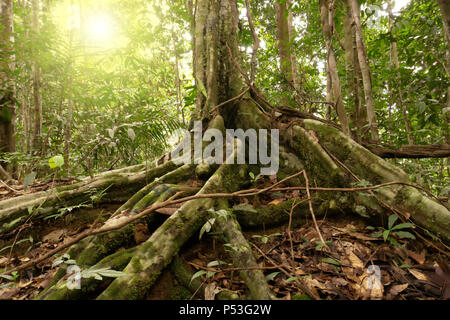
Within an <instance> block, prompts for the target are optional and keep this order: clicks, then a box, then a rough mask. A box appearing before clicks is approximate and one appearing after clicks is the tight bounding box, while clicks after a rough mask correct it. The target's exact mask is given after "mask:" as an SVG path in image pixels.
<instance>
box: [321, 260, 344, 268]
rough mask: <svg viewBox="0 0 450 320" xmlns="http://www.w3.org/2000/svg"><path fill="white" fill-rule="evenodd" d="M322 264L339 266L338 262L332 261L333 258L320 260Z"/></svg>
mask: <svg viewBox="0 0 450 320" xmlns="http://www.w3.org/2000/svg"><path fill="white" fill-rule="evenodd" d="M321 261H322V262H325V263H328V264H332V265H335V266H338V267H339V266H341V262H340V261H339V260H336V259H333V258H322V260H321Z"/></svg>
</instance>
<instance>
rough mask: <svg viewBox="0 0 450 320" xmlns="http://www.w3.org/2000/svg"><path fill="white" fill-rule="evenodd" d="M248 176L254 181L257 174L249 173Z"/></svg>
mask: <svg viewBox="0 0 450 320" xmlns="http://www.w3.org/2000/svg"><path fill="white" fill-rule="evenodd" d="M248 175H249V176H250V178H252V180H254V179H255V174H254V173H253V172H249V173H248Z"/></svg>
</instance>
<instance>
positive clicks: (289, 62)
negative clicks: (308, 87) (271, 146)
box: [275, 1, 300, 105]
mask: <svg viewBox="0 0 450 320" xmlns="http://www.w3.org/2000/svg"><path fill="white" fill-rule="evenodd" d="M289 5H290V1H286V2H278V1H276V2H275V12H276V20H277V44H278V56H279V58H280V70H281V73H282V74H283V76H284V77H285V78H286V83H284V84H282V88H283V91H284V92H285V93H288V92H293V96H294V100H295V101H296V102H297V103H298V102H300V101H299V97H298V91H299V89H300V88H299V83H298V72H297V61H296V57H295V52H294V51H293V50H292V40H293V38H292V37H293V35H292V31H293V25H292V12H291V11H290V10H289ZM292 89H293V90H292ZM291 101H292V100H291V99H289V96H288V95H285V96H284V101H283V103H284V104H286V105H289V104H290V102H291Z"/></svg>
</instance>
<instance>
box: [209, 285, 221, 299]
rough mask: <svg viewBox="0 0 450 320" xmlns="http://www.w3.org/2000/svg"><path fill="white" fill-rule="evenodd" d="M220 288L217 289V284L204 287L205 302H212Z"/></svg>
mask: <svg viewBox="0 0 450 320" xmlns="http://www.w3.org/2000/svg"><path fill="white" fill-rule="evenodd" d="M220 291H221V290H220V288H218V287H217V283H215V282H211V283H208V284H207V285H206V287H205V300H214V297H215V296H216V294H218V293H219V292H220Z"/></svg>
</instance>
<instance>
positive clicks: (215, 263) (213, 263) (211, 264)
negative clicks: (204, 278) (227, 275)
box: [206, 260, 219, 268]
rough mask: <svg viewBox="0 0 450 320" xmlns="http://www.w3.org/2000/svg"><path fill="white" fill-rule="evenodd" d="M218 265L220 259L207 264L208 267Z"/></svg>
mask: <svg viewBox="0 0 450 320" xmlns="http://www.w3.org/2000/svg"><path fill="white" fill-rule="evenodd" d="M218 265H219V261H217V260H215V261H211V262H210V263H208V264H207V265H206V266H207V267H208V268H211V267H216V266H218Z"/></svg>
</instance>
